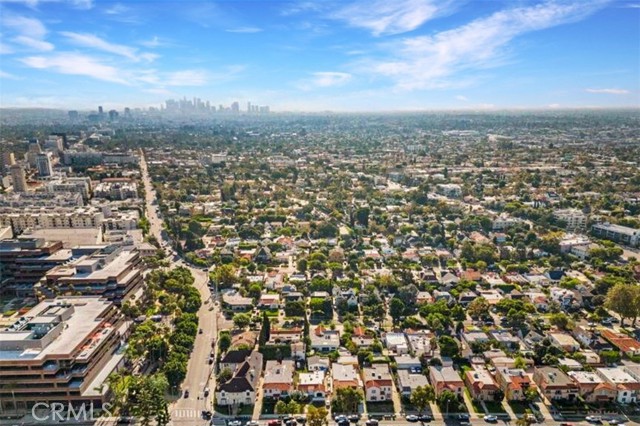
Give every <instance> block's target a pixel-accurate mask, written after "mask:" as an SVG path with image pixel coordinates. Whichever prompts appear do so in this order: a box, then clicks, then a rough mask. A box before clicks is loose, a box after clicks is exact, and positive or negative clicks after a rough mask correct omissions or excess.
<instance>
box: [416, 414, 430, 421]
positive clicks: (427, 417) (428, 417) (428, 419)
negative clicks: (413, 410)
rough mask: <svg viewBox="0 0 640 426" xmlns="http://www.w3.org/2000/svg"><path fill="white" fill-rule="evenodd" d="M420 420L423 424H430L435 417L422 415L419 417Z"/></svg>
mask: <svg viewBox="0 0 640 426" xmlns="http://www.w3.org/2000/svg"><path fill="white" fill-rule="evenodd" d="M418 420H420V421H421V422H427V423H428V422H430V421H432V420H433V417H432V416H431V415H429V414H420V415H419V416H418Z"/></svg>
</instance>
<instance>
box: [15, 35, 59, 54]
mask: <svg viewBox="0 0 640 426" xmlns="http://www.w3.org/2000/svg"><path fill="white" fill-rule="evenodd" d="M11 41H13V42H14V43H18V44H21V45H23V46H27V47H30V48H32V49H35V50H40V51H43V52H49V51H51V50H53V49H55V46H54V45H53V44H51V43H49V42H48V41H44V40H38V39H35V38H32V37H27V36H18V37H14V38H12V39H11Z"/></svg>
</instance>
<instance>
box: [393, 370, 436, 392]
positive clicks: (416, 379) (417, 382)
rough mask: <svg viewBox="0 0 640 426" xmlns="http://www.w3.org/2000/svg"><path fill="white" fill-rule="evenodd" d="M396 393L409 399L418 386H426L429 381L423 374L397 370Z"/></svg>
mask: <svg viewBox="0 0 640 426" xmlns="http://www.w3.org/2000/svg"><path fill="white" fill-rule="evenodd" d="M397 377H398V382H397V383H398V391H399V392H400V394H401V395H402V396H403V397H405V398H409V397H410V396H411V392H413V391H414V390H415V389H416V388H417V387H418V386H423V387H424V386H428V385H429V381H428V380H427V377H426V376H425V375H424V374H420V373H411V372H410V371H409V370H398V375H397Z"/></svg>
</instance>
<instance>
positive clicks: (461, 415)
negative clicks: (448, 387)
mask: <svg viewBox="0 0 640 426" xmlns="http://www.w3.org/2000/svg"><path fill="white" fill-rule="evenodd" d="M470 418H471V416H469V415H468V414H465V413H462V414H458V420H469V419H470Z"/></svg>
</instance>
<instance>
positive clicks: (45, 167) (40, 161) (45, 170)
mask: <svg viewBox="0 0 640 426" xmlns="http://www.w3.org/2000/svg"><path fill="white" fill-rule="evenodd" d="M36 169H37V170H38V176H40V177H49V176H51V175H53V156H52V155H51V153H50V152H41V153H39V154H38V155H36Z"/></svg>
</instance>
